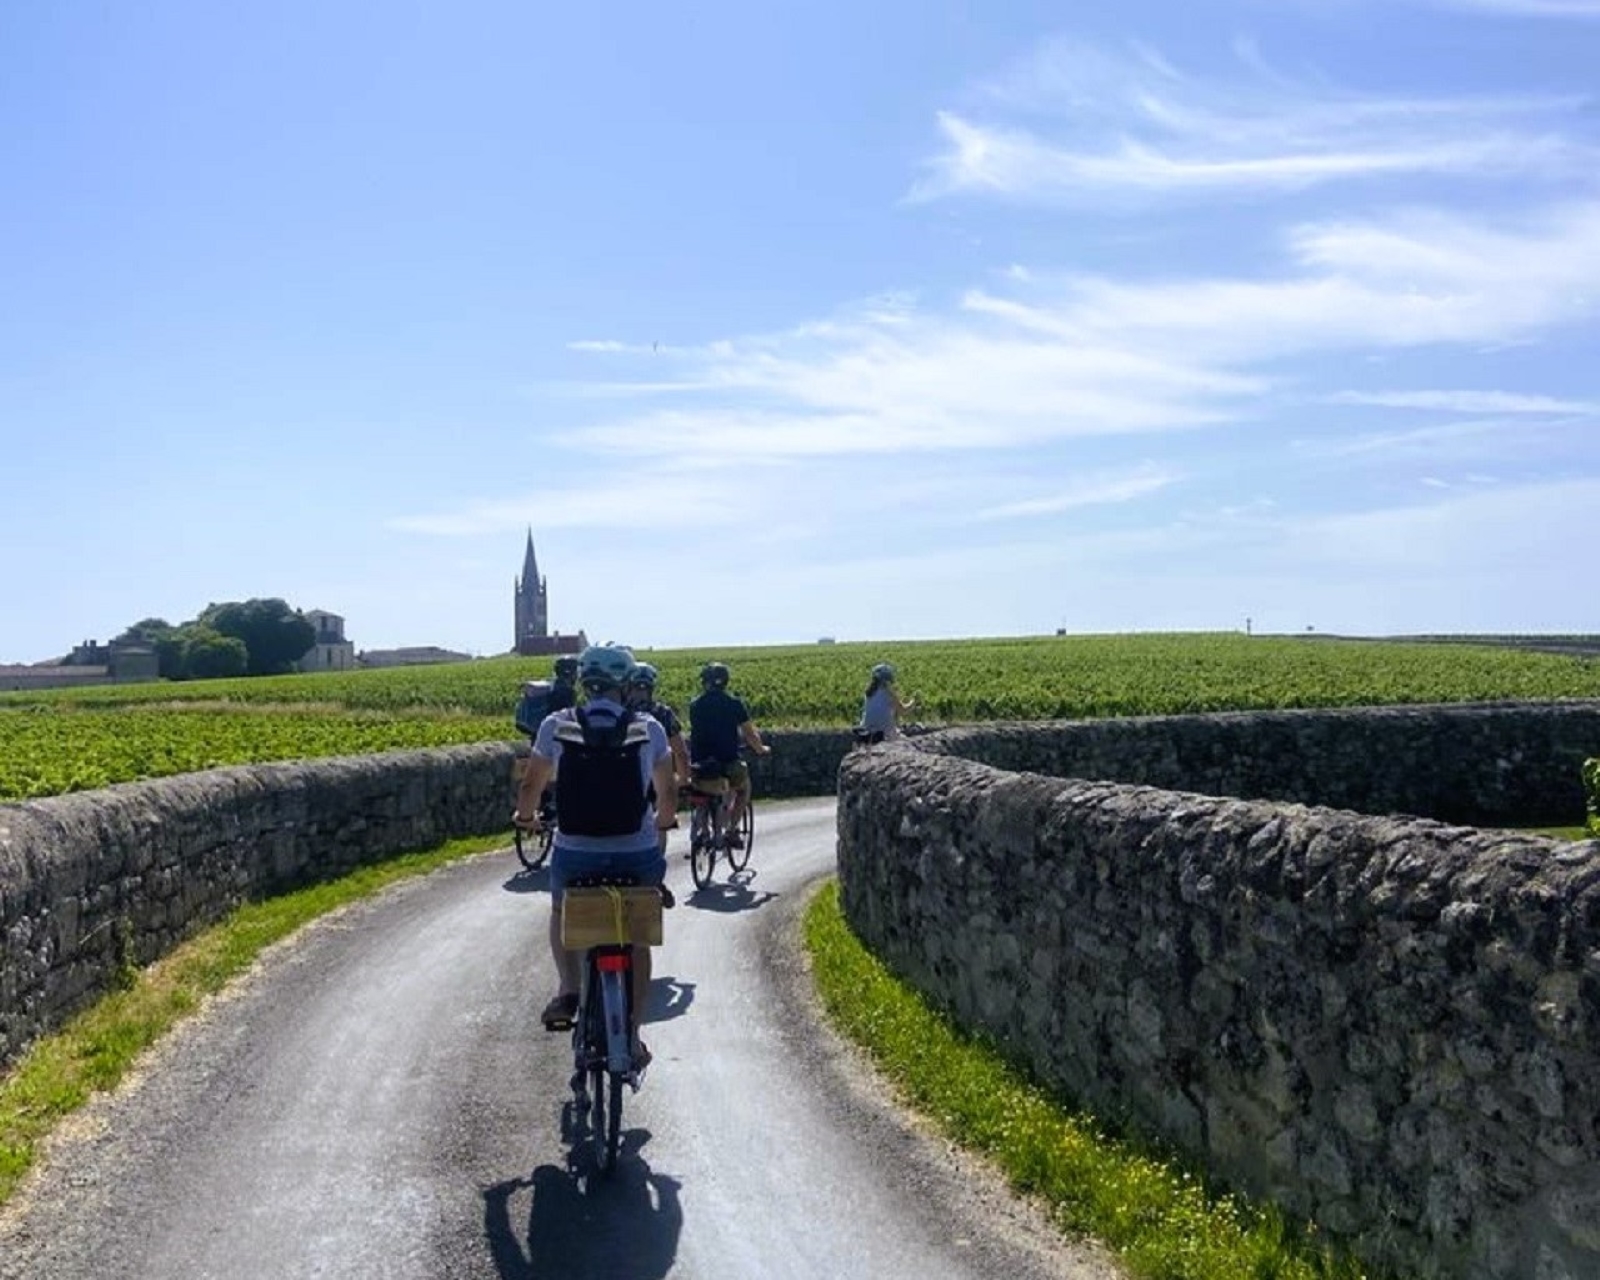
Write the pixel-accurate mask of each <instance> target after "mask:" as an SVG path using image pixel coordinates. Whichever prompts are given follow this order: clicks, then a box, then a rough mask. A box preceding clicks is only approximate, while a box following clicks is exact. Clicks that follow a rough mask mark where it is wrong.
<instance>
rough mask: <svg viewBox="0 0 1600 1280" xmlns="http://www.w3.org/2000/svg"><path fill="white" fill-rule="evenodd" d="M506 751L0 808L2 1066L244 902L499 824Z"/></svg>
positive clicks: (278, 771) (505, 807) (263, 769)
mask: <svg viewBox="0 0 1600 1280" xmlns="http://www.w3.org/2000/svg"><path fill="white" fill-rule="evenodd" d="M511 757H512V748H511V746H510V745H505V746H502V745H499V744H486V745H482V746H471V747H458V748H451V749H448V750H440V751H397V752H388V753H385V754H383V755H375V756H362V757H352V758H348V759H336V760H320V761H315V762H308V763H300V764H269V765H252V766H247V767H242V768H232V769H215V770H211V771H209V772H206V773H194V774H186V775H184V776H181V777H176V778H167V779H162V780H160V781H155V782H138V783H128V784H124V785H122V786H116V787H108V788H106V789H104V790H101V791H87V792H79V793H76V794H73V795H65V796H55V797H51V798H49V799H44V800H33V801H28V802H25V803H22V804H7V805H0V1067H3V1066H4V1065H5V1064H6V1063H7V1062H9V1061H10V1060H12V1059H13V1058H14V1057H15V1056H16V1054H17V1053H18V1052H20V1051H21V1049H22V1048H23V1047H24V1046H26V1045H27V1044H28V1043H29V1042H30V1041H31V1040H33V1039H34V1038H35V1037H36V1036H38V1035H39V1034H41V1033H43V1032H46V1031H50V1030H53V1029H55V1028H56V1027H58V1026H59V1025H60V1024H61V1023H62V1021H63V1020H64V1019H65V1018H67V1017H68V1016H70V1015H71V1014H72V1013H73V1012H74V1011H76V1010H77V1009H79V1008H81V1007H82V1006H83V1005H84V1004H85V1003H86V1002H87V1001H89V1000H90V999H92V998H93V997H95V996H98V995H100V994H102V993H103V992H105V991H106V990H108V989H109V988H110V987H111V986H112V985H113V984H114V983H115V982H116V981H117V979H118V977H119V975H120V974H121V973H122V972H123V970H124V968H125V966H127V965H142V964H147V963H149V962H150V961H152V960H155V959H157V958H158V957H160V956H162V955H164V954H166V952H167V951H169V950H170V949H171V948H172V947H173V946H174V945H175V944H177V943H178V942H180V941H182V940H183V939H184V938H186V937H188V936H190V935H191V934H192V933H194V932H195V931H196V930H197V929H198V928H200V927H202V926H204V925H207V924H210V923H213V922H215V921H216V920H218V919H220V918H221V917H222V916H223V915H225V914H226V913H227V912H228V911H230V910H232V909H233V908H235V907H237V906H238V905H239V904H240V903H242V902H244V901H247V900H249V899H252V898H259V897H262V896H264V895H267V894H270V893H274V892H280V891H282V890H286V889H291V888H295V887H298V886H302V885H306V884H310V883H313V882H316V881H319V880H325V879H329V878H331V877H334V876H337V875H340V874H342V873H344V872H346V871H349V870H351V869H353V868H355V867H357V866H359V865H361V864H364V863H369V862H373V861H376V860H378V859H381V858H384V857H388V856H391V855H393V854H396V853H400V852H403V851H406V850H412V849H421V848H426V847H428V846H430V845H434V844H438V843H440V842H441V841H444V840H447V839H451V838H454V837H458V836H466V835H478V834H485V833H488V832H492V831H494V830H496V829H501V828H505V827H506V826H507V820H508V817H509V812H510V807H509V802H508V795H509V777H510V762H511Z"/></svg>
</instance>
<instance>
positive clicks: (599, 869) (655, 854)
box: [550, 844, 667, 902]
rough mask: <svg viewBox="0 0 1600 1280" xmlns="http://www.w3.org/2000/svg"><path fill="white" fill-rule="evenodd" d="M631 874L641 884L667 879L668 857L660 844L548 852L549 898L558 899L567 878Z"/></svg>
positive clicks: (558, 846)
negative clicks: (620, 849)
mask: <svg viewBox="0 0 1600 1280" xmlns="http://www.w3.org/2000/svg"><path fill="white" fill-rule="evenodd" d="M602 875H609V876H632V877H633V878H634V879H635V880H637V881H638V882H639V883H640V884H660V883H661V882H662V881H664V880H665V879H666V878H667V858H666V855H665V854H663V853H662V852H661V846H660V845H659V844H653V845H651V846H650V847H649V848H648V849H631V850H628V851H627V852H625V853H599V852H593V851H590V850H583V851H579V850H577V849H563V848H562V847H561V846H560V845H559V844H558V845H556V846H555V848H554V849H552V850H551V851H550V897H551V898H552V899H553V900H554V901H556V902H560V901H561V895H562V894H563V893H565V892H566V889H567V884H568V882H569V881H572V880H575V879H577V878H578V877H580V876H602Z"/></svg>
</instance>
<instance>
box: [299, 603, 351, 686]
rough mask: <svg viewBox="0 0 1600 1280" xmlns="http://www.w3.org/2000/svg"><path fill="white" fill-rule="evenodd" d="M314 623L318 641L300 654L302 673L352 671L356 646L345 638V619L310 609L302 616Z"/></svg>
mask: <svg viewBox="0 0 1600 1280" xmlns="http://www.w3.org/2000/svg"><path fill="white" fill-rule="evenodd" d="M300 616H301V617H302V618H304V619H305V620H306V621H307V622H309V623H310V624H311V628H312V630H313V631H315V632H316V633H317V638H316V639H315V640H314V641H312V643H311V647H310V648H309V649H307V650H306V651H305V652H304V653H303V654H301V655H300V660H299V661H298V662H296V663H295V668H296V669H297V670H300V671H353V670H354V669H355V665H356V647H355V645H353V644H351V643H350V641H348V640H346V639H345V638H344V619H343V618H341V617H340V616H339V615H338V614H336V613H329V612H328V611H327V610H326V609H307V610H306V611H305V612H304V613H302V614H301V615H300Z"/></svg>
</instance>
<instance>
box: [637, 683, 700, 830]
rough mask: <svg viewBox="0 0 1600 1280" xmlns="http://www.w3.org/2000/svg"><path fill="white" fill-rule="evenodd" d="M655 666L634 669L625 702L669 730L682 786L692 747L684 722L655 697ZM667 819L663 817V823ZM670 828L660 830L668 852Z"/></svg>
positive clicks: (673, 758) (677, 777)
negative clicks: (668, 832) (649, 715)
mask: <svg viewBox="0 0 1600 1280" xmlns="http://www.w3.org/2000/svg"><path fill="white" fill-rule="evenodd" d="M658 678H659V677H658V674H657V672H656V669H655V668H654V667H653V666H651V665H650V664H649V663H648V662H641V663H639V664H638V665H637V666H635V667H634V669H633V674H632V675H631V676H629V677H628V687H627V691H626V692H627V696H626V698H625V699H624V701H625V702H626V703H627V705H628V706H629V707H631V708H632V709H633V710H635V711H648V712H649V713H650V714H651V715H652V716H654V717H655V718H656V719H657V720H659V721H660V722H661V727H662V728H663V729H665V730H666V731H667V746H668V748H669V749H670V750H671V752H672V772H673V776H674V777H675V778H676V780H677V783H678V785H679V786H680V787H682V786H684V785H686V784H687V783H688V781H689V747H688V745H687V744H686V743H685V742H684V740H683V722H682V721H680V720H679V719H678V713H677V712H676V711H674V710H673V709H672V708H671V707H670V706H668V705H667V704H666V703H665V702H662V701H660V700H659V699H658V698H657V697H656V681H657V679H658ZM664 822H665V818H663V824H664ZM666 848H667V831H666V829H665V827H664V826H663V830H662V832H661V850H662V852H663V853H665V852H666Z"/></svg>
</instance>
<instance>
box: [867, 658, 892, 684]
mask: <svg viewBox="0 0 1600 1280" xmlns="http://www.w3.org/2000/svg"><path fill="white" fill-rule="evenodd" d="M872 678H873V679H874V680H876V681H878V682H879V683H880V684H893V683H894V664H893V663H889V662H880V663H879V664H878V665H877V666H875V667H873V668H872Z"/></svg>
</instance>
